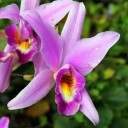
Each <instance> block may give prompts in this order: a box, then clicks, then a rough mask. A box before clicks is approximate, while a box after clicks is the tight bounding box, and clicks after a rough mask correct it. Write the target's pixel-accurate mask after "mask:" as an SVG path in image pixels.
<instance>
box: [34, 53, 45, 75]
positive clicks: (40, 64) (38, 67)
mask: <svg viewBox="0 0 128 128" xmlns="http://www.w3.org/2000/svg"><path fill="white" fill-rule="evenodd" d="M32 60H33V63H34V69H35V75H37V74H38V73H39V72H41V71H42V70H44V69H46V68H47V65H46V63H45V62H44V59H43V56H42V54H41V53H40V52H38V53H36V54H35V55H34V56H33V58H32Z"/></svg>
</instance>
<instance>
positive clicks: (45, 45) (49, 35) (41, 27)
mask: <svg viewBox="0 0 128 128" xmlns="http://www.w3.org/2000/svg"><path fill="white" fill-rule="evenodd" d="M22 17H23V18H24V19H25V20H26V21H27V22H28V23H29V24H30V25H31V26H32V28H33V29H34V30H35V32H36V33H37V35H39V37H40V38H41V40H42V54H43V56H44V60H45V62H46V63H47V65H48V66H49V68H50V69H51V70H53V71H56V70H57V69H58V68H59V66H60V62H61V57H62V52H63V42H62V40H61V38H60V36H59V35H58V34H57V32H56V31H55V30H54V29H53V28H52V27H51V26H49V25H48V24H46V23H44V22H43V21H42V20H41V18H40V16H39V15H37V13H35V12H34V11H26V12H24V13H22ZM28 17H29V18H28ZM48 51H50V52H48Z"/></svg>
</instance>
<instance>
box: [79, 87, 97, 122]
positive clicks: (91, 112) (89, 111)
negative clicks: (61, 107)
mask: <svg viewBox="0 0 128 128" xmlns="http://www.w3.org/2000/svg"><path fill="white" fill-rule="evenodd" d="M81 94H82V101H81V106H80V111H81V112H83V113H84V114H85V115H86V116H87V117H88V119H90V120H91V121H92V123H93V124H94V125H97V124H98V123H99V115H98V112H97V110H96V108H95V106H94V105H93V102H92V100H91V98H90V96H89V95H88V93H87V91H86V89H84V90H83V91H82V92H81Z"/></svg>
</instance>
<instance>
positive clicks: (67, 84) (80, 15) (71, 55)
mask: <svg viewBox="0 0 128 128" xmlns="http://www.w3.org/2000/svg"><path fill="white" fill-rule="evenodd" d="M22 17H23V18H24V19H25V20H26V21H27V22H28V23H29V24H30V25H31V26H32V28H33V29H34V30H35V32H36V33H37V34H38V36H39V37H40V39H41V41H42V50H41V53H40V57H39V58H40V59H41V60H38V62H40V63H42V64H40V63H39V64H38V62H37V64H36V66H37V69H38V71H39V72H38V73H37V75H36V76H35V77H34V78H33V80H32V81H31V82H30V83H29V84H28V85H27V86H26V87H25V88H24V89H23V90H22V91H21V92H20V93H19V94H18V95H17V96H16V97H15V98H14V99H12V100H11V101H10V102H9V103H8V108H9V109H10V110H12V109H21V108H25V107H28V106H31V105H33V104H35V103H36V102H38V101H39V100H41V99H42V98H43V97H45V96H46V95H47V94H48V92H49V91H50V90H51V88H52V87H53V86H54V84H55V83H56V88H55V92H56V98H55V102H56V103H57V106H58V112H59V113H60V114H64V115H67V116H69V115H74V114H75V113H76V112H77V111H78V110H80V111H81V112H83V114H84V115H86V116H87V117H88V118H89V119H90V120H91V121H92V122H93V124H94V125H96V124H98V122H99V116H98V112H97V110H96V108H95V106H94V105H93V102H92V100H91V98H90V96H89V94H88V93H87V91H86V89H85V87H84V86H85V84H86V81H85V78H84V76H85V75H87V74H88V73H90V72H91V71H92V70H93V69H94V68H95V67H96V66H97V65H98V64H99V63H100V62H101V61H102V59H103V58H104V56H105V55H106V53H107V51H108V50H109V49H110V48H111V47H112V46H113V45H114V44H115V43H116V42H117V41H118V39H119V36H120V35H119V34H118V33H116V32H113V31H106V32H101V33H99V34H98V35H96V36H94V37H92V38H86V39H80V37H81V32H82V27H83V22H84V18H85V7H84V5H83V3H77V2H76V3H75V4H74V6H73V7H72V9H71V11H70V12H69V15H68V18H67V21H66V23H65V25H64V28H63V30H62V33H61V36H59V35H58V33H57V32H56V31H55V30H54V29H53V28H52V27H51V26H49V25H48V24H46V23H45V22H44V21H43V20H41V17H40V16H39V15H38V14H37V13H35V12H33V11H26V12H24V13H22ZM28 17H30V18H28ZM43 42H44V43H43ZM43 61H44V62H43ZM40 66H41V67H40ZM41 68H43V69H42V70H41Z"/></svg>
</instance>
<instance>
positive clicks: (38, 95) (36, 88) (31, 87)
mask: <svg viewBox="0 0 128 128" xmlns="http://www.w3.org/2000/svg"><path fill="white" fill-rule="evenodd" d="M53 85H54V80H53V72H52V71H51V70H48V69H46V70H43V71H42V72H40V73H39V74H38V75H36V77H34V78H33V80H32V81H31V82H30V83H29V84H28V85H27V86H26V87H25V88H24V89H23V90H22V91H21V92H20V93H19V94H18V95H17V96H16V97H15V98H14V99H12V100H11V101H10V102H9V103H8V108H9V109H10V110H12V109H21V108H25V107H28V106H31V105H33V104H35V103H36V102H38V101H39V100H41V99H42V98H44V97H45V96H46V95H47V94H48V92H49V91H50V90H51V88H52V87H53Z"/></svg>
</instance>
